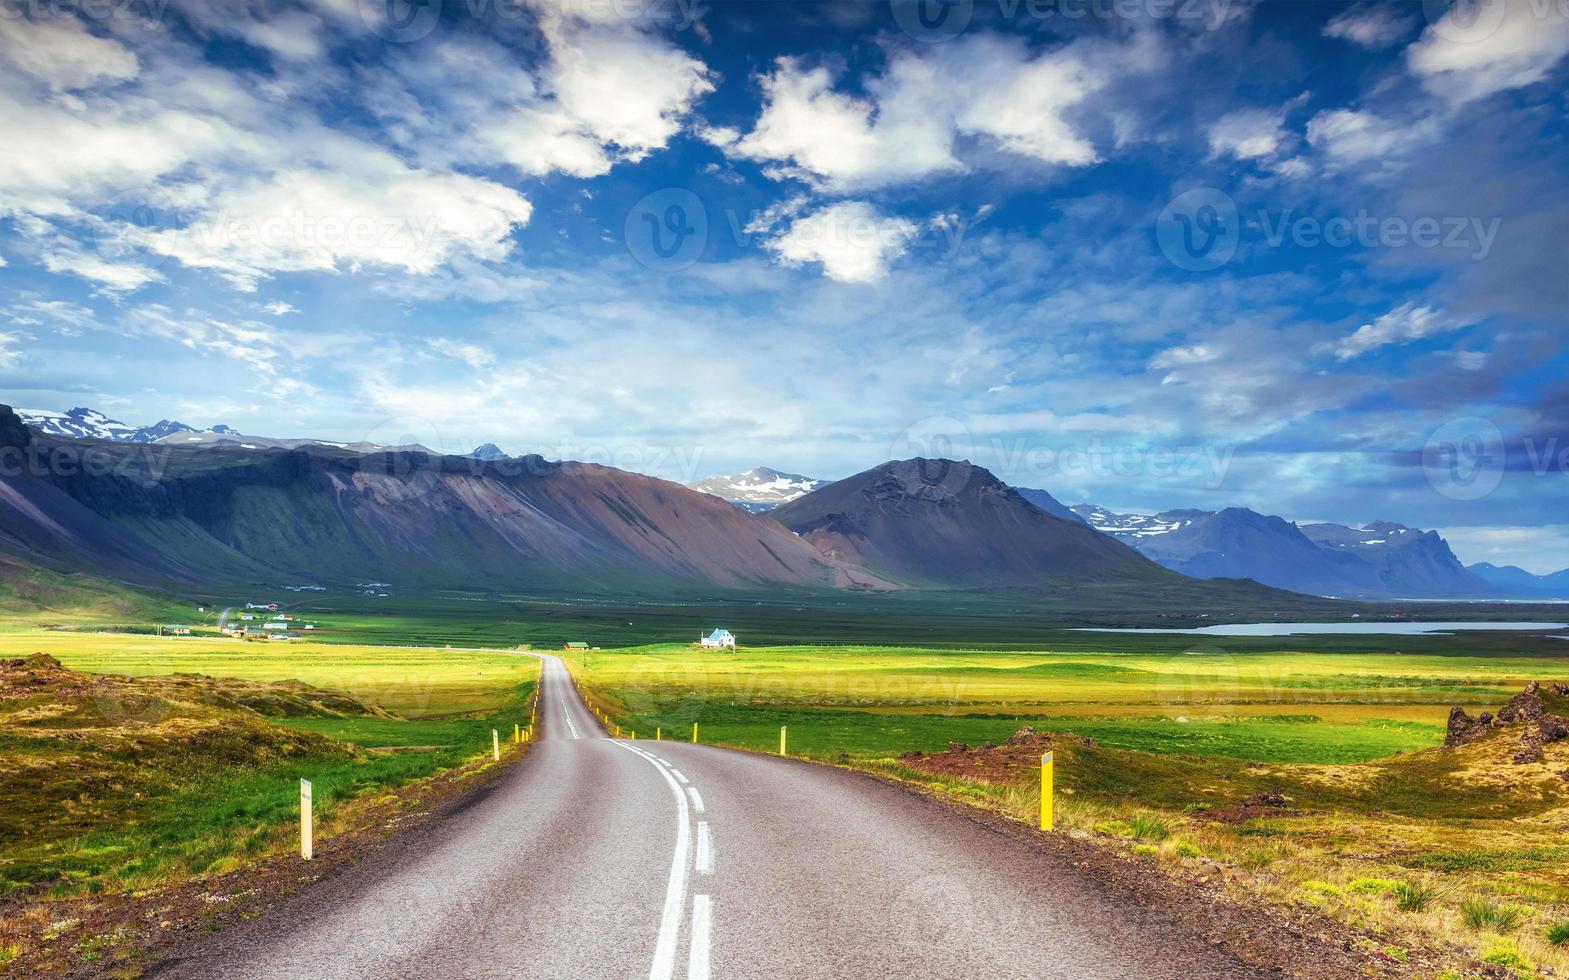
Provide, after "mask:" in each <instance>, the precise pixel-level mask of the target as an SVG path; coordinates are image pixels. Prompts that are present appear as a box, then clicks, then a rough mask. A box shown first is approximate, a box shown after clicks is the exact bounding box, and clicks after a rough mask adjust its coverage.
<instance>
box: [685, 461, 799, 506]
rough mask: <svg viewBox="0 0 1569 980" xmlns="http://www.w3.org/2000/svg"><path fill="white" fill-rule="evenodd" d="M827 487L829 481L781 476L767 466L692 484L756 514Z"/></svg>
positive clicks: (793, 475) (712, 477)
mask: <svg viewBox="0 0 1569 980" xmlns="http://www.w3.org/2000/svg"><path fill="white" fill-rule="evenodd" d="M827 485H828V481H827V480H814V479H812V478H811V477H808V476H801V475H799V474H796V473H781V472H780V471H779V470H775V469H770V468H769V467H767V466H759V467H757V468H755V469H750V470H747V471H746V472H745V473H736V474H733V475H730V476H711V477H709V478H708V479H706V480H698V481H697V482H696V483H694V484H692V489H694V490H701V491H702V492H704V493H711V494H713V495H714V496H716V497H720V498H723V499H725V500H728V501H729V502H730V503H732V504H734V505H736V506H737V507H739V508H741V509H742V510H746V511H751V512H752V513H754V514H756V513H761V512H763V511H766V510H773V509H774V508H775V507H778V506H779V505H781V504H787V503H789V502H790V501H792V500H794V499H796V498H797V497H802V496H805V495H806V494H809V493H811V492H812V491H813V490H816V489H818V488H819V487H825V486H827Z"/></svg>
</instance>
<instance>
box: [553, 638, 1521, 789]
mask: <svg viewBox="0 0 1569 980" xmlns="http://www.w3.org/2000/svg"><path fill="white" fill-rule="evenodd" d="M1275 642H1276V643H1279V642H1281V641H1279V640H1276V641H1275ZM571 656H572V660H573V662H574V664H575V665H576V666H577V668H578V669H579V671H580V672H581V673H582V674H583V676H584V678H585V679H586V680H587V681H588V682H589V685H590V686H591V687H592V689H594V690H595V691H598V692H600V693H601V695H602V696H603V697H604V698H605V700H606V707H607V708H609V709H610V710H611V711H612V713H613V715H614V716H616V718H617V720H618V721H619V722H620V723H621V724H622V725H623V727H626V728H629V729H634V730H637V731H652V730H653V729H654V728H655V727H662V728H664V729H666V730H668V731H670V732H673V733H678V732H685V733H686V734H687V735H688V736H689V735H690V730H691V725H692V722H694V721H697V722H699V723H700V725H701V730H702V731H703V732H705V733H706V737H705V738H704V740H705V741H714V742H722V743H726V744H732V745H737V746H744V747H748V748H759V749H768V748H770V747H777V745H778V739H779V726H780V725H787V726H789V731H790V742H791V745H792V746H793V747H794V748H795V749H796V750H797V751H798V752H800V753H801V754H805V755H811V756H818V757H833V758H836V757H838V756H839V755H841V754H843V755H848V756H849V757H851V758H877V757H882V756H888V755H891V754H892V755H896V754H899V753H902V752H906V751H910V750H920V751H923V752H930V751H935V750H939V749H943V748H946V747H947V745H948V743H950V742H962V743H967V744H970V745H980V744H982V743H985V742H996V741H1001V740H1002V739H1004V738H1006V737H1007V736H1008V735H1010V734H1012V733H1013V732H1014V731H1016V730H1017V729H1018V728H1019V727H1020V726H1021V725H1025V724H1029V725H1034V726H1035V727H1036V728H1040V729H1049V730H1051V731H1059V732H1071V733H1073V734H1078V735H1084V736H1088V737H1092V738H1094V739H1096V740H1097V741H1098V742H1100V743H1102V744H1104V745H1107V746H1111V747H1116V748H1125V749H1136V750H1140V751H1147V752H1158V753H1186V754H1203V755H1213V756H1223V757H1228V758H1233V759H1239V760H1252V761H1268V762H1299V763H1347V762H1362V761H1367V760H1369V759H1376V758H1381V757H1383V756H1388V755H1392V754H1394V753H1396V752H1404V751H1411V750H1415V749H1422V748H1429V747H1431V746H1434V745H1437V744H1439V743H1440V742H1441V741H1442V740H1443V732H1444V721H1445V717H1446V715H1447V712H1448V710H1449V707H1450V706H1451V705H1455V704H1460V705H1464V706H1467V707H1471V708H1484V709H1485V708H1491V707H1495V706H1496V705H1499V704H1502V703H1503V702H1504V701H1506V700H1508V698H1509V697H1510V695H1512V694H1513V693H1515V692H1516V691H1518V690H1519V689H1520V688H1521V687H1522V686H1523V685H1524V684H1525V682H1526V681H1527V680H1529V679H1531V678H1533V677H1536V676H1539V675H1540V674H1541V671H1542V669H1543V663H1542V661H1541V660H1540V659H1539V658H1535V657H1524V656H1516V657H1507V656H1493V657H1480V656H1441V655H1436V654H1388V653H1373V654H1361V655H1359V654H1348V653H1309V652H1299V651H1279V650H1277V651H1276V652H1272V653H1229V652H1222V651H1220V650H1217V649H1214V648H1201V649H1197V650H1188V651H1185V652H1180V653H1111V652H1084V651H1073V652H1049V651H1028V652H1024V651H1015V652H1000V651H974V650H970V651H964V650H927V649H915V648H905V649H901V648H883V647H745V648H743V649H742V650H741V651H740V652H735V653H727V652H718V651H699V650H694V649H693V648H691V647H690V646H686V645H656V646H651V647H640V648H633V649H629V650H621V651H599V652H588V653H579V654H573V655H571Z"/></svg>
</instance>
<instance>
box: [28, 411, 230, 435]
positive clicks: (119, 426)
mask: <svg viewBox="0 0 1569 980" xmlns="http://www.w3.org/2000/svg"><path fill="white" fill-rule="evenodd" d="M16 415H17V417H18V418H20V419H21V420H22V423H23V424H24V425H26V426H28V427H29V428H31V429H33V430H35V431H37V432H41V433H43V434H44V435H50V436H62V437H64V438H67V439H103V440H105V441H107V442H141V443H146V442H157V441H158V440H159V439H163V438H166V437H168V436H172V435H177V434H179V433H181V432H218V433H222V434H225V435H239V433H238V432H237V431H235V430H234V429H231V428H229V427H228V426H226V425H216V426H213V427H212V428H211V429H197V428H195V427H193V426H189V425H186V424H185V423H184V422H175V421H172V420H170V419H162V420H160V421H158V422H156V423H154V424H152V425H143V426H130V425H126V424H125V423H124V422H121V421H120V420H119V419H112V418H110V417H109V416H107V415H105V414H104V413H102V412H100V411H97V410H95V409H91V408H73V409H71V410H70V411H69V412H51V411H48V410H45V409H37V408H19V409H16Z"/></svg>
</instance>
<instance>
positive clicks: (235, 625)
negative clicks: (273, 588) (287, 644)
mask: <svg viewBox="0 0 1569 980" xmlns="http://www.w3.org/2000/svg"><path fill="white" fill-rule="evenodd" d="M245 609H246V611H245V612H242V613H240V614H239V615H238V616H237V617H235V620H234V621H233V622H229V623H226V624H224V626H223V634H224V635H225V636H233V637H236V638H238V639H242V640H298V639H299V638H300V631H303V630H313V629H315V628H316V624H315V623H300V622H296V621H295V618H294V616H293V615H291V614H289V613H286V612H279V611H278V604H277V603H276V602H247V603H246V604H245Z"/></svg>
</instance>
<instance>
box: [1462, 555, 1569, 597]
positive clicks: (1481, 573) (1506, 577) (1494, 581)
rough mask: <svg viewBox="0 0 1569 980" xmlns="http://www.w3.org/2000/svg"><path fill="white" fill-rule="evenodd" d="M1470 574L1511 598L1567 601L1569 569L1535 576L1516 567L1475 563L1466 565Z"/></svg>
mask: <svg viewBox="0 0 1569 980" xmlns="http://www.w3.org/2000/svg"><path fill="white" fill-rule="evenodd" d="M1466 568H1467V569H1468V570H1469V571H1470V572H1471V574H1473V575H1475V576H1477V577H1478V578H1480V579H1482V580H1483V581H1484V582H1488V583H1489V584H1491V585H1493V586H1494V587H1496V588H1498V589H1501V590H1502V591H1504V592H1507V593H1509V594H1510V595H1513V596H1526V597H1531V598H1539V599H1569V568H1565V569H1563V570H1562V571H1558V572H1550V573H1549V574H1547V575H1536V574H1534V573H1532V572H1528V571H1526V570H1525V569H1523V568H1521V567H1519V566H1518V565H1502V566H1500V565H1494V564H1492V563H1490V562H1485V561H1483V562H1477V563H1476V564H1475V565H1467V566H1466Z"/></svg>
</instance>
